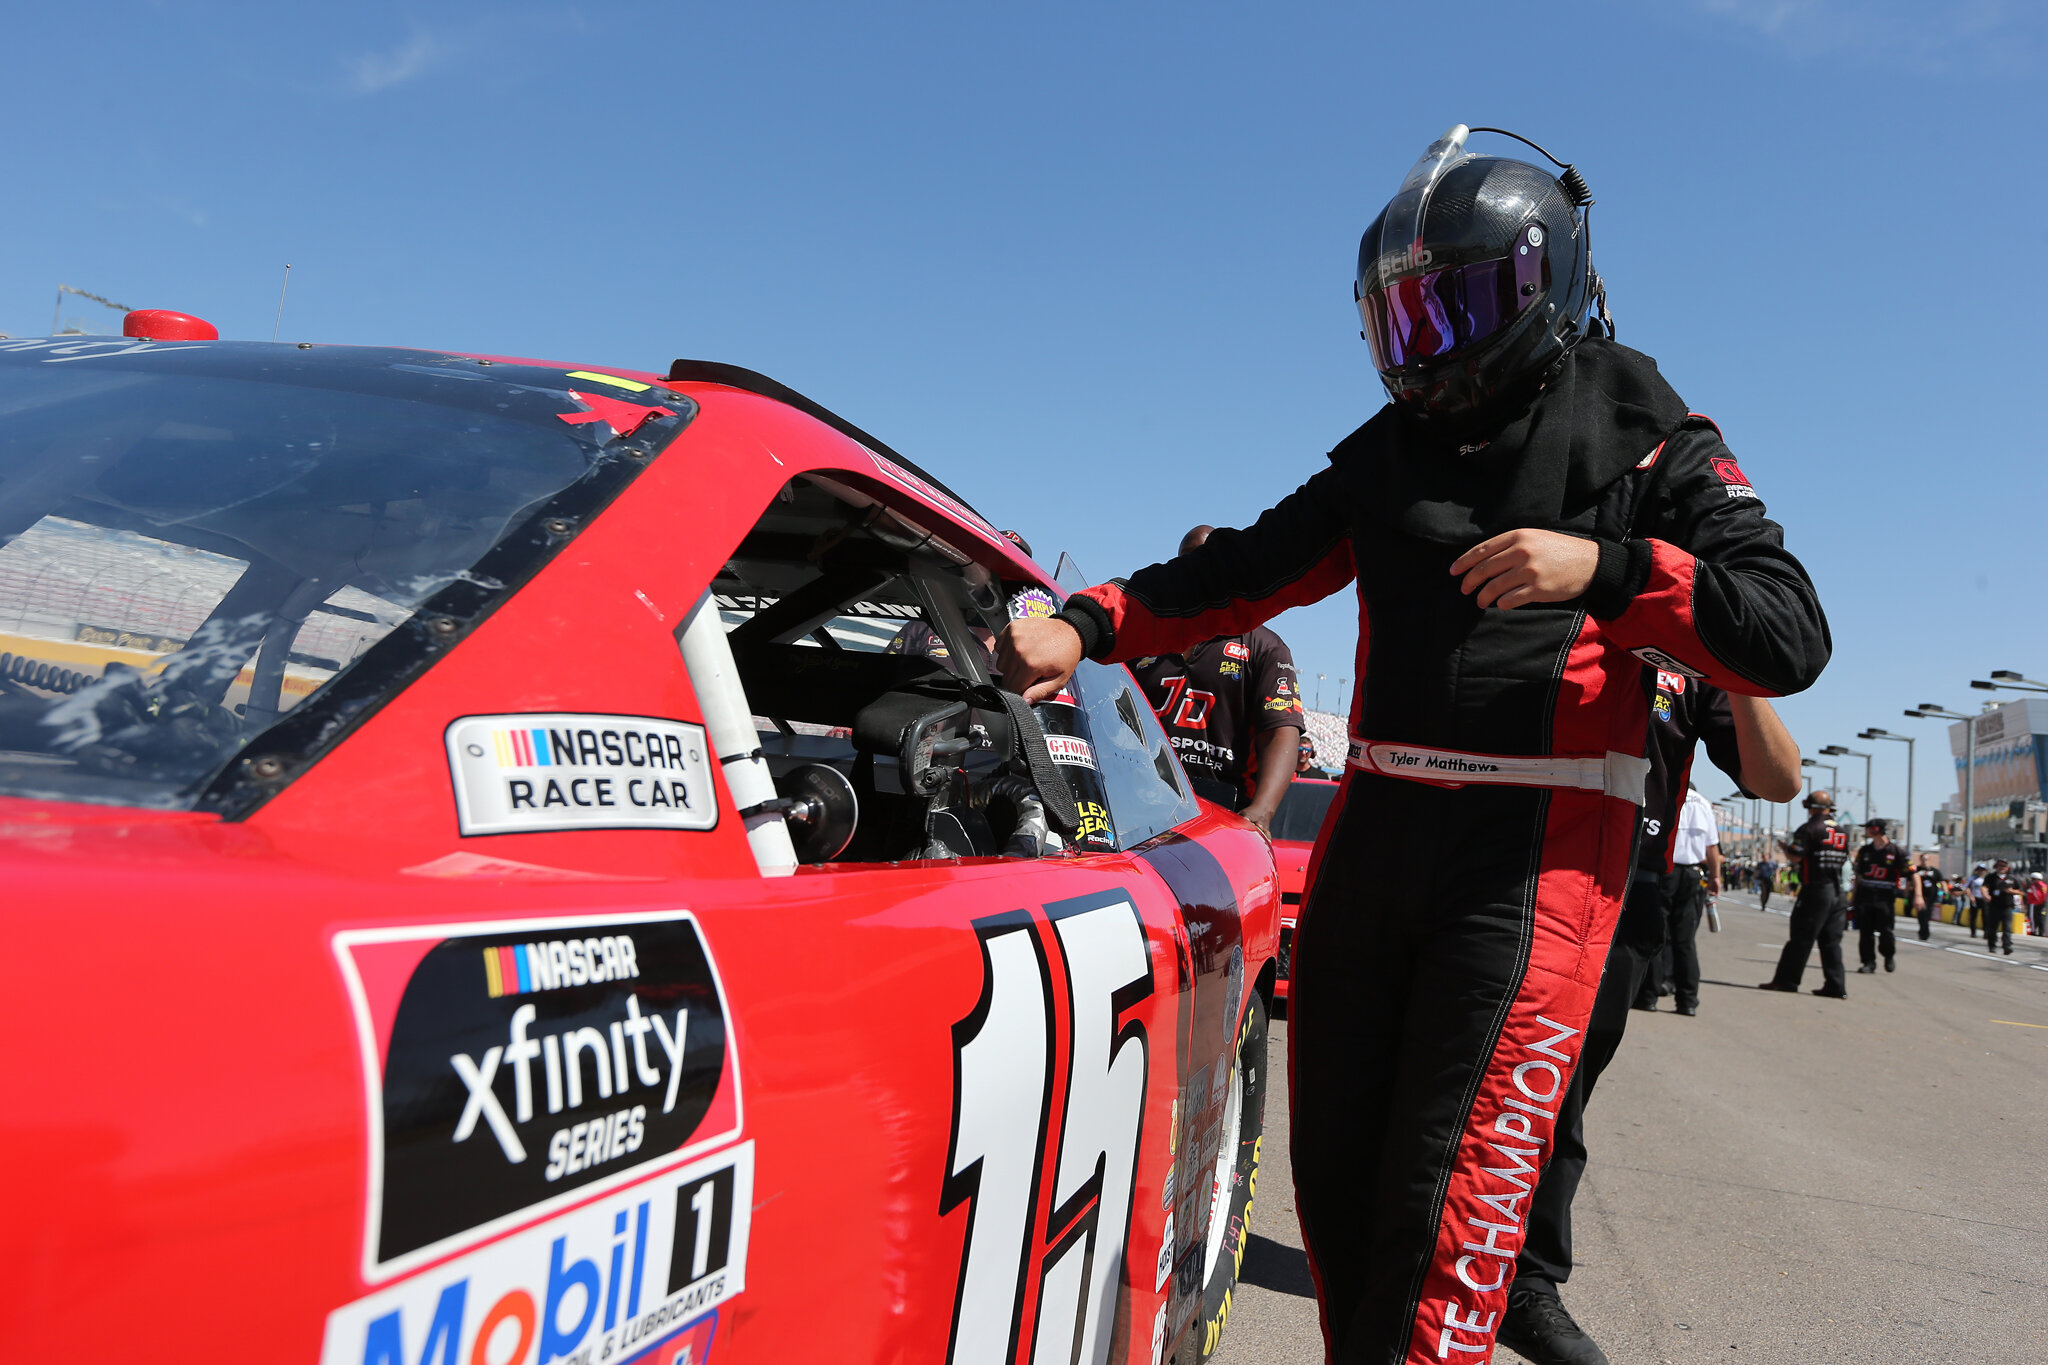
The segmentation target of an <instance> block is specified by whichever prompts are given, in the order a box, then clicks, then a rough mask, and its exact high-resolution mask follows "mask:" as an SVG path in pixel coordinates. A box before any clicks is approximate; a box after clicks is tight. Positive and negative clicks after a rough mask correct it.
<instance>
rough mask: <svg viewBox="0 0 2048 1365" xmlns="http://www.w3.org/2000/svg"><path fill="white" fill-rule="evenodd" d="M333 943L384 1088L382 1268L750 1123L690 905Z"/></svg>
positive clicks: (377, 1240) (370, 1257)
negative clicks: (744, 1120) (742, 1118)
mask: <svg viewBox="0 0 2048 1365" xmlns="http://www.w3.org/2000/svg"><path fill="white" fill-rule="evenodd" d="M335 951H336V954H337V956H338V957H339V958H340V959H341V962H342V965H343V969H344V971H345V972H346V973H347V975H348V977H349V979H350V987H351V992H350V993H351V995H352V996H353V997H354V999H355V1002H356V1008H357V1024H358V1029H357V1031H358V1037H359V1040H360V1042H361V1045H362V1049H363V1065H364V1069H365V1072H366V1073H367V1075H368V1077H369V1079H370V1081H371V1085H370V1088H369V1101H370V1114H369V1126H370V1140H371V1160H372V1169H371V1180H370V1207H369V1209H368V1211H367V1216H366V1228H367V1231H366V1233H365V1242H366V1247H365V1253H364V1274H365V1277H366V1278H369V1279H377V1278H380V1277H381V1276H382V1275H384V1274H388V1273H389V1272H390V1270H392V1269H397V1268H403V1266H405V1265H409V1264H414V1263H416V1262H417V1261H418V1260H420V1259H422V1258H425V1257H431V1256H433V1255H437V1254H442V1253H444V1252H445V1251H446V1250H447V1249H448V1248H449V1247H450V1246H452V1245H454V1244H455V1243H458V1242H461V1241H466V1240H469V1239H472V1238H473V1237H475V1236H477V1235H480V1234H484V1233H488V1232H489V1231H490V1230H491V1229H493V1228H494V1227H496V1226H500V1225H503V1224H506V1223H508V1222H510V1221H512V1220H514V1219H515V1218H516V1217H518V1216H521V1215H524V1214H527V1213H529V1212H531V1211H533V1210H535V1209H536V1208H539V1207H542V1206H551V1205H553V1204H554V1203H556V1202H559V1201H561V1200H563V1199H565V1198H571V1197H581V1196H582V1195H587V1194H588V1193H589V1191H588V1190H586V1189H585V1187H586V1186H591V1185H598V1186H600V1187H605V1186H608V1185H612V1184H617V1183H619V1182H620V1181H622V1180H626V1179H633V1178H639V1177H640V1176H643V1175H644V1174H645V1169H644V1168H646V1167H648V1166H649V1164H650V1163H658V1162H663V1161H670V1162H672V1161H673V1160H675V1159H677V1158H678V1157H680V1156H682V1155H685V1154H687V1153H688V1152H690V1151H696V1150H702V1149H703V1148H704V1146H705V1145H706V1144H707V1143H709V1142H712V1141H716V1140H719V1139H720V1138H722V1137H723V1136H725V1135H727V1134H730V1133H733V1132H736V1131H737V1128H738V1125H739V1113H738V1106H739V1093H738V1077H737V1072H736V1069H735V1068H733V1067H732V1066H731V1065H730V1063H729V1058H728V1055H727V1054H728V1038H729V1029H728V1025H727V1021H726V1013H725V1001H724V995H723V992H722V991H721V990H720V989H719V985H718V979H717V975H716V972H715V970H714V969H713V966H712V963H711V960H710V957H709V955H708V954H707V952H706V950H705V946H704V943H703V940H702V939H701V938H700V936H699V934H698V931H697V924H696V921H695V920H694V919H693V918H692V917H691V916H689V915H688V914H685V913H682V912H677V911H666V912H659V913H656V914H652V915H635V916H621V917H617V918H611V919H603V920H561V919H557V920H544V921H528V922H525V923H521V924H503V925H460V926H441V927H439V928H424V929H414V928H406V929H391V930H370V931H361V932H355V933H346V934H341V935H338V936H337V937H336V940H335ZM571 1192H578V1194H576V1195H572V1193H571Z"/></svg>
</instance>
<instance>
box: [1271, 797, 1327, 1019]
mask: <svg viewBox="0 0 2048 1365" xmlns="http://www.w3.org/2000/svg"><path fill="white" fill-rule="evenodd" d="M1336 799H1337V784H1336V783H1335V782H1332V781H1329V780H1328V779H1327V778H1320V777H1297V778H1295V779H1294V781H1292V782H1290V783H1288V784H1287V794H1286V795H1285V796H1282V797H1281V798H1280V809H1279V810H1277V811H1274V812H1273V861H1274V863H1275V864H1276V865H1277V866H1278V868H1279V872H1280V905H1281V910H1280V962H1279V972H1278V975H1277V976H1276V977H1275V978H1274V982H1273V994H1274V995H1275V996H1276V997H1278V998H1279V999H1281V1000H1285V999H1287V983H1288V979H1289V975H1290V974H1289V972H1288V968H1289V966H1290V965H1292V959H1293V954H1294V922H1295V919H1296V918H1297V917H1298V916H1299V915H1300V914H1301V898H1302V896H1303V895H1304V894H1305V893H1306V892H1307V890H1308V860H1309V857H1310V855H1311V854H1313V853H1314V852H1315V847H1316V835H1318V834H1320V833H1321V832H1322V828H1323V821H1324V820H1325V819H1327V818H1328V817H1329V814H1330V804H1331V803H1332V802H1333V801H1335V800H1336Z"/></svg>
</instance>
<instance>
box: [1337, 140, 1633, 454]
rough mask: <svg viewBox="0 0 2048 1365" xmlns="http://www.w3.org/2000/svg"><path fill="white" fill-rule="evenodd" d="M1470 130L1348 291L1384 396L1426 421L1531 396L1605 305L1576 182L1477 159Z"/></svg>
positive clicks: (1364, 245) (1424, 172)
mask: <svg viewBox="0 0 2048 1365" xmlns="http://www.w3.org/2000/svg"><path fill="white" fill-rule="evenodd" d="M1470 131H1471V130H1469V129H1467V128H1466V127H1465V126H1464V125H1463V124H1459V125H1457V126H1456V127H1454V128H1452V129H1451V130H1450V132H1448V133H1446V134H1444V136H1443V137H1441V138H1439V139H1437V140H1436V141H1435V142H1433V143H1431V144H1430V146H1429V149H1428V150H1427V151H1426V152H1424V153H1423V156H1422V159H1421V160H1420V161H1418V162H1416V163H1415V167H1414V169H1412V170H1410V171H1409V172H1408V176H1407V178H1406V179H1405V180H1403V181H1402V182H1401V188H1400V189H1399V190H1398V191H1397V192H1396V193H1395V195H1394V197H1393V199H1392V200H1391V201H1389V203H1388V204H1387V206H1386V207H1385V208H1384V209H1382V210H1381V211H1380V215H1379V217H1377V218H1375V219H1374V220H1373V223H1372V226H1371V227H1369V228H1367V229H1366V230H1365V236H1364V237H1363V238H1362V239H1361V240H1360V241H1359V244H1358V279H1357V282H1356V284H1355V285H1354V288H1353V292H1354V294H1355V296H1356V298H1357V301H1358V313H1359V319H1360V321H1361V322H1362V323H1363V324H1364V333H1363V335H1364V337H1365V339H1366V342H1367V343H1368V344H1369V345H1370V346H1371V347H1372V358H1373V364H1374V366H1375V367H1376V368H1377V369H1378V370H1379V372H1380V380H1381V382H1382V383H1384V384H1385V385H1386V387H1387V393H1388V395H1389V396H1390V397H1392V398H1393V400H1394V401H1395V402H1396V403H1399V404H1401V405H1402V406H1404V407H1406V408H1408V409H1409V410H1411V411H1413V412H1415V413H1416V414H1418V415H1421V416H1424V417H1438V416H1441V417H1445V418H1451V419H1458V418H1468V417H1470V416H1471V415H1473V414H1475V413H1479V412H1482V411H1483V410H1484V409H1486V408H1488V407H1490V406H1492V405H1493V404H1495V403H1496V402H1497V401H1500V400H1503V399H1508V398H1518V397H1521V396H1523V395H1524V394H1525V393H1526V392H1527V391H1528V390H1529V389H1530V388H1531V387H1532V386H1533V384H1534V382H1535V381H1536V380H1537V378H1538V377H1539V376H1540V375H1541V374H1542V373H1543V372H1544V371H1545V370H1546V369H1548V368H1549V367H1550V365H1551V364H1552V363H1554V362H1555V361H1556V360H1557V359H1558V358H1559V357H1560V356H1562V355H1563V354H1564V353H1565V352H1566V351H1567V350H1569V349H1570V347H1571V346H1572V344H1573V343H1574V342H1576V341H1577V340H1578V339H1579V337H1580V336H1581V335H1582V334H1583V331H1584V328H1585V325H1586V314H1587V309H1588V308H1589V307H1591V306H1592V305H1593V304H1594V301H1595V299H1596V297H1597V296H1598V295H1599V293H1600V284H1599V277H1598V276H1597V275H1595V274H1594V272H1593V262H1592V253H1591V251H1590V249H1589V246H1588V242H1587V227H1586V213H1585V210H1586V208H1587V206H1588V205H1590V204H1591V203H1592V202H1593V200H1592V196H1591V195H1590V194H1589V193H1588V192H1587V190H1586V182H1585V181H1584V180H1583V179H1582V178H1581V177H1580V176H1579V173H1578V172H1577V171H1576V170H1574V169H1573V168H1572V167H1570V166H1564V167H1563V169H1564V173H1563V175H1561V176H1559V175H1553V174H1551V173H1550V172H1549V171H1546V170H1543V169H1541V168H1540V167H1537V166H1532V165H1530V164H1529V163H1527V162H1525V161H1515V160H1512V159H1510V158H1506V157H1493V156H1475V155H1472V154H1469V153H1467V152H1466V151H1465V150H1464V147H1465V139H1466V137H1467V136H1468V135H1469V133H1470ZM1480 131H1482V132H1497V131H1502V130H1499V129H1481V130H1480ZM1508 136H1510V137H1514V136H1516V135H1515V134H1512V133H1510V134H1508ZM1530 145H1531V146H1534V145H1535V144H1534V143H1531V144H1530ZM1538 150H1539V151H1541V150H1542V149H1541V148H1538ZM1544 155H1545V156H1549V153H1547V152H1545V153H1544ZM1553 160H1554V158H1553ZM1558 164H1559V165H1561V166H1563V163H1562V162H1560V163H1558ZM1604 312H1605V309H1604V303H1603V305H1602V313H1603V315H1604Z"/></svg>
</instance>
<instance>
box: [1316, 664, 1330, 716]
mask: <svg viewBox="0 0 2048 1365" xmlns="http://www.w3.org/2000/svg"><path fill="white" fill-rule="evenodd" d="M1329 680H1330V678H1329V675H1328V674H1327V673H1318V674H1316V710H1318V711H1320V710H1322V709H1323V684H1324V683H1326V682H1328V681H1329Z"/></svg>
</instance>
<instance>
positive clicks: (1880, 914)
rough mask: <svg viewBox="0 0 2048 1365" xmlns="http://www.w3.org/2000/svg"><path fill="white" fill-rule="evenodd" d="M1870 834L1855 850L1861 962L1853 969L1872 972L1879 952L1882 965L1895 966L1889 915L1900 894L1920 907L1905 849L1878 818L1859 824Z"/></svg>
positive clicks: (1895, 947) (1893, 968)
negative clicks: (1882, 959)
mask: <svg viewBox="0 0 2048 1365" xmlns="http://www.w3.org/2000/svg"><path fill="white" fill-rule="evenodd" d="M1863 832H1864V833H1866V834H1868V835H1869V836H1870V840H1869V842H1867V843H1866V844H1864V845H1863V847H1861V848H1859V849H1857V850H1856V870H1855V874H1854V875H1855V878H1856V956H1857V957H1858V958H1859V959H1860V960H1861V961H1862V964H1863V965H1862V966H1860V967H1858V968H1857V969H1856V970H1857V971H1858V972H1859V973H1862V972H1874V971H1876V970H1877V959H1878V956H1879V954H1882V955H1883V956H1884V969H1885V970H1886V971H1888V972H1895V971H1897V970H1898V969H1899V967H1898V959H1897V953H1898V945H1897V944H1896V943H1895V942H1894V941H1893V939H1892V917H1893V914H1894V912H1895V910H1896V909H1897V906H1896V902H1897V900H1898V898H1899V897H1900V896H1905V895H1910V896H1911V897H1912V898H1913V910H1914V912H1915V913H1916V914H1917V913H1918V912H1919V909H1920V884H1919V882H1918V881H1917V880H1916V879H1915V878H1914V876H1913V864H1912V863H1911V862H1910V861H1909V860H1908V859H1907V857H1906V850H1904V849H1903V848H1900V847H1899V846H1898V845H1897V844H1895V843H1893V842H1892V841H1891V835H1890V834H1889V833H1888V832H1887V830H1886V827H1885V823H1884V821H1882V820H1872V821H1871V822H1870V823H1869V824H1867V825H1865V826H1864V827H1863Z"/></svg>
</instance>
